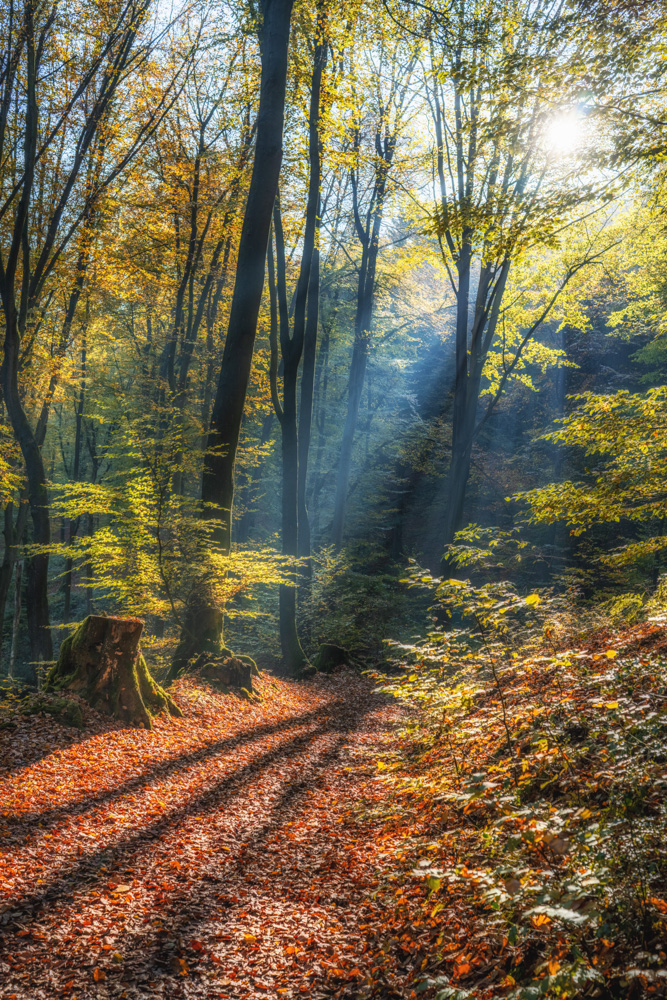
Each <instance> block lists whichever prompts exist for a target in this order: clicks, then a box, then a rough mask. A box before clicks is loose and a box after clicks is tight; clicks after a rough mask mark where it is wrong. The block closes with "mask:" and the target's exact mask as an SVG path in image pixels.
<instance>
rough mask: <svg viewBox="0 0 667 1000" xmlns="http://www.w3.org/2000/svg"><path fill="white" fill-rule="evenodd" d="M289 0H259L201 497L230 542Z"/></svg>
mask: <svg viewBox="0 0 667 1000" xmlns="http://www.w3.org/2000/svg"><path fill="white" fill-rule="evenodd" d="M293 4H294V0H260V3H259V5H258V6H259V21H258V33H259V43H260V51H261V58H262V71H261V81H260V94H259V109H258V112H257V129H256V138H255V153H254V158H253V166H252V175H251V178H250V188H249V191H248V199H247V201H246V206H245V212H244V216H243V227H242V229H241V239H240V242H239V249H238V256H237V262H236V277H235V281H234V291H233V293H232V302H231V307H230V313H229V323H228V328H227V339H226V340H225V348H224V352H223V356H222V363H221V367H220V373H219V376H218V385H217V391H216V395H215V400H214V403H213V410H212V413H211V426H210V430H209V435H208V446H207V452H206V456H205V459H204V469H203V474H202V502H203V504H204V509H205V512H206V514H207V516H209V517H212V518H213V519H214V521H215V537H216V539H217V541H218V542H219V543H220V544H221V546H222V548H223V549H224V550H226V551H229V550H230V547H231V530H232V504H233V500H234V461H235V458H236V451H237V448H238V442H239V434H240V431H241V421H242V418H243V407H244V403H245V398H246V393H247V391H248V382H249V379H250V367H251V364H252V355H253V349H254V346H255V336H256V334H257V319H258V316H259V309H260V305H261V301H262V290H263V288H264V273H265V270H266V251H267V246H268V241H269V229H270V227H271V216H272V213H273V206H274V202H275V198H276V193H277V191H278V179H279V177H280V165H281V162H282V151H283V150H282V144H283V123H284V118H285V92H286V88H287V66H288V49H289V37H290V24H291V17H292V7H293Z"/></svg>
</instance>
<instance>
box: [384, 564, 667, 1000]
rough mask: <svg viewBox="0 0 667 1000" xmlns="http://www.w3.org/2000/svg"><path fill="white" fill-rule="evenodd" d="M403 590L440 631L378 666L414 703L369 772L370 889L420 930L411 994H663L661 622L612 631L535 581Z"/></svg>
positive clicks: (666, 980) (417, 575)
mask: <svg viewBox="0 0 667 1000" xmlns="http://www.w3.org/2000/svg"><path fill="white" fill-rule="evenodd" d="M411 582H412V584H413V585H418V586H423V587H432V588H433V589H434V592H435V602H434V611H433V614H434V621H435V625H434V629H433V631H432V633H430V634H429V635H428V636H427V637H426V638H425V639H424V640H423V641H421V642H419V643H418V644H416V645H413V646H401V645H394V655H395V656H397V658H399V659H400V660H401V662H402V663H403V664H404V665H405V666H406V668H407V669H406V670H405V671H404V673H403V674H402V675H401V676H400V677H398V678H395V677H393V678H387V677H381V676H380V675H375V676H376V678H377V681H378V685H379V689H380V690H382V691H384V692H390V693H392V694H393V695H395V696H397V697H398V698H399V699H401V701H403V702H405V703H407V704H408V705H410V706H412V707H413V708H415V709H417V711H414V712H412V713H411V715H410V720H411V721H410V722H409V724H408V725H407V726H406V728H405V731H404V733H403V741H402V745H401V749H400V750H399V751H398V752H396V753H395V755H394V756H392V757H388V758H386V759H385V760H383V761H381V762H380V763H379V765H378V767H379V771H380V775H379V776H380V778H381V779H382V780H384V781H387V782H389V783H390V784H391V786H392V792H393V802H394V803H395V808H394V809H393V811H392V814H391V815H389V816H385V817H384V819H385V823H386V833H385V835H386V838H387V849H388V850H391V851H392V852H393V853H394V855H395V858H396V864H397V868H396V873H395V877H394V879H393V880H391V881H390V882H388V883H387V884H386V885H385V886H384V887H383V888H382V889H381V892H384V893H385V894H386V895H387V903H388V905H391V906H392V907H394V908H396V907H397V906H398V907H399V908H401V909H402V910H403V911H404V916H405V919H406V921H410V922H411V923H412V926H413V932H414V934H415V935H421V939H420V953H421V954H424V953H426V955H427V957H426V959H424V961H422V963H421V971H420V972H419V973H418V974H417V976H416V978H415V989H416V991H417V992H423V993H424V995H425V996H428V997H437V998H438V1000H463V998H471V1000H472V998H480V1000H492V998H500V997H511V998H515V1000H533V998H535V1000H536V998H542V997H543V998H566V997H567V998H584V997H598V998H639V997H644V996H647V997H648V996H650V997H664V996H667V971H666V969H665V964H666V959H667V846H666V845H667V836H666V835H667V807H666V805H665V790H666V787H667V632H666V630H665V619H663V618H661V617H660V616H657V617H656V618H654V619H653V620H652V621H649V622H645V623H642V624H638V625H634V626H632V627H625V628H616V629H614V628H611V627H608V628H604V627H600V624H599V622H597V623H593V622H591V620H589V621H588V622H586V621H585V620H583V619H582V618H581V614H580V613H579V614H578V613H577V611H576V609H574V608H573V607H572V606H571V605H568V602H567V601H565V600H564V599H563V598H556V597H554V596H553V595H551V594H549V593H546V592H544V593H539V594H538V593H536V594H530V595H528V596H527V597H520V596H519V595H518V594H517V593H516V592H515V591H514V590H513V589H512V587H511V586H510V585H508V584H506V583H493V584H488V585H486V586H483V587H475V586H473V585H471V584H470V583H469V582H462V581H459V580H450V581H444V582H443V581H436V580H433V579H431V578H430V577H429V576H428V574H424V573H422V572H421V571H417V570H416V569H415V572H414V574H413V577H412V580H411ZM591 624H595V625H596V627H595V628H592V629H591V630H590V631H587V628H586V626H589V628H590V626H591ZM406 830H408V831H409V835H406Z"/></svg>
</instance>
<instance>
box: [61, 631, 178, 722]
mask: <svg viewBox="0 0 667 1000" xmlns="http://www.w3.org/2000/svg"><path fill="white" fill-rule="evenodd" d="M143 627H144V623H143V622H142V621H141V620H140V619H139V618H107V617H105V616H103V615H89V616H88V617H87V618H86V619H84V621H83V622H82V623H81V624H80V625H79V627H78V628H77V630H76V631H75V632H74V633H73V634H72V635H70V636H68V637H67V639H65V641H64V642H63V644H62V646H61V649H60V656H59V658H58V662H57V663H56V664H55V666H54V667H52V669H51V671H50V672H49V675H48V677H47V681H46V685H45V690H67V691H71V692H73V693H75V694H79V695H81V697H83V698H84V699H85V700H86V701H87V702H88V703H89V704H90V705H91V706H92V707H93V708H95V709H97V711H99V712H103V713H104V714H105V715H112V716H114V717H115V718H117V719H121V720H122V721H123V722H131V723H135V724H137V725H143V726H145V727H146V729H152V728H153V723H152V719H151V716H152V715H154V714H157V713H158V712H161V711H163V710H164V711H166V712H167V713H168V714H169V715H172V716H175V717H180V716H182V714H183V713H182V712H181V710H180V708H178V706H177V705H175V704H174V702H173V701H172V700H171V698H170V697H169V695H168V694H167V693H166V691H164V690H163V689H162V688H161V687H160V685H159V684H156V683H155V681H154V680H153V678H152V677H151V675H150V674H149V672H148V668H147V666H146V661H145V660H144V657H143V655H142V653H141V648H140V646H139V640H140V638H141V633H142V630H143Z"/></svg>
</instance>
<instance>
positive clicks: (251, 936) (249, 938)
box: [243, 934, 257, 944]
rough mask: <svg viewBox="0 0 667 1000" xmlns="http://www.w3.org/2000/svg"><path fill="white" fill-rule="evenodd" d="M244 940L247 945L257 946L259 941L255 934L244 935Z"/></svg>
mask: <svg viewBox="0 0 667 1000" xmlns="http://www.w3.org/2000/svg"><path fill="white" fill-rule="evenodd" d="M243 940H244V941H245V943H246V944H255V943H256V941H257V938H256V937H255V935H254V934H244V935H243Z"/></svg>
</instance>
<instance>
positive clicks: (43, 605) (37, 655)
mask: <svg viewBox="0 0 667 1000" xmlns="http://www.w3.org/2000/svg"><path fill="white" fill-rule="evenodd" d="M6 312H7V313H8V316H7V326H6V331H5V356H4V360H3V364H2V389H3V393H4V399H5V406H6V407H7V413H8V415H9V419H10V421H11V424H12V429H13V431H14V434H15V436H16V440H17V441H18V444H19V446H20V448H21V453H22V455H23V460H24V462H25V467H26V474H27V479H28V499H29V501H30V514H31V517H32V525H33V542H34V543H35V544H36V545H42V546H48V545H49V544H50V542H51V518H50V517H49V500H48V490H47V486H46V470H45V468H44V462H43V460H42V454H41V450H40V447H39V443H38V441H37V439H36V437H35V435H34V433H33V430H32V428H31V426H30V424H29V422H28V418H27V417H26V414H25V410H24V409H23V404H22V403H21V398H20V395H19V387H18V356H19V345H20V336H19V330H18V316H17V314H16V310H15V309H14V306H13V303H9V304H8V307H7V309H6ZM27 571H28V572H27V576H28V601H27V606H26V614H27V617H28V632H29V637H30V658H31V660H32V661H33V662H39V661H40V660H41V661H48V660H52V659H53V645H52V642H51V627H50V623H49V598H48V590H47V586H48V572H49V557H48V554H47V553H46V552H42V553H38V554H37V555H34V556H32V558H31V559H30V560H29V561H28V566H27Z"/></svg>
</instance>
